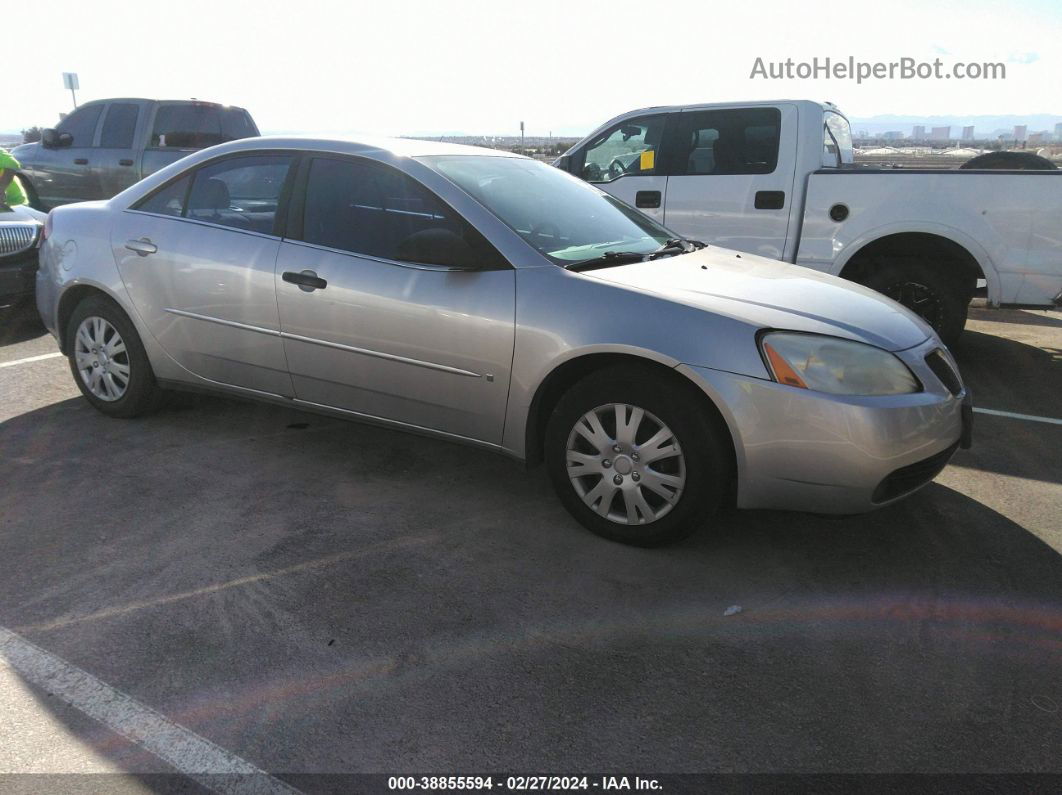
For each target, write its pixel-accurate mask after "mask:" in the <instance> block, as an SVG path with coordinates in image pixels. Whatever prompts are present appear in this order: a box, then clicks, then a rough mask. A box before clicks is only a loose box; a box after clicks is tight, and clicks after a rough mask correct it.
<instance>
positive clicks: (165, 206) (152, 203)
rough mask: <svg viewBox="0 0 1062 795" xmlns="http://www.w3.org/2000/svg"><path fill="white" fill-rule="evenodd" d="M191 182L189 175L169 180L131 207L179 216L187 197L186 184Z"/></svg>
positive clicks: (182, 212)
mask: <svg viewBox="0 0 1062 795" xmlns="http://www.w3.org/2000/svg"><path fill="white" fill-rule="evenodd" d="M191 182H192V177H191V175H188V176H185V177H181V178H180V179H179V180H177V181H176V182H171V183H170V184H169V185H166V186H165V187H163V188H162V189H161V190H158V191H155V192H154V193H152V194H151V195H150V196H148V197H147V198H146V199H142V200H141V201H140V202H139V203H138V204H136V205H135V206H134V207H133V209H134V210H142V211H143V212H145V213H157V214H158V215H172V216H174V217H176V218H180V217H181V216H182V215H184V204H185V199H187V198H188V186H189V185H190V184H191Z"/></svg>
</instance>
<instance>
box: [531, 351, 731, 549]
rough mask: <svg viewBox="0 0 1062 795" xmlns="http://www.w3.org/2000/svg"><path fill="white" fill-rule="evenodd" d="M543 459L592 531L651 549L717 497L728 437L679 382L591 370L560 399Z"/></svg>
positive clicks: (702, 517)
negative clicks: (675, 383)
mask: <svg viewBox="0 0 1062 795" xmlns="http://www.w3.org/2000/svg"><path fill="white" fill-rule="evenodd" d="M545 446H546V450H545V454H546V466H547V469H548V471H549V474H550V478H551V480H552V481H553V486H554V488H555V489H556V491H557V494H558V496H559V497H560V500H561V502H562V503H563V504H564V506H565V507H566V508H567V509H568V511H569V512H570V513H571V514H572V516H574V517H575V518H576V519H577V520H579V522H581V523H582V524H583V525H584V526H585V527H587V528H588V529H590V530H591V531H593V532H594V533H597V534H598V535H600V536H603V537H605V538H608V539H611V540H613V541H621V542H623V543H626V544H634V545H637V546H658V545H660V544H666V543H668V542H671V541H675V540H678V539H680V538H683V537H685V536H687V535H689V534H690V533H691V532H693V531H694V530H696V529H697V528H698V527H700V526H701V525H702V524H704V523H705V522H706V521H707V519H708V518H709V517H710V516H711V515H712V513H714V512H715V510H716V509H717V508H718V507H719V504H720V503H721V502H722V500H723V496H724V494H725V492H726V487H727V485H728V482H729V480H730V477H731V472H732V467H731V454H730V446H729V440H728V439H726V437H725V430H724V429H722V428H720V423H719V421H717V419H716V418H715V417H713V416H712V415H711V414H710V413H709V412H708V411H707V410H706V408H705V406H704V405H703V403H702V402H701V401H699V400H697V399H696V398H695V396H694V395H693V394H691V391H690V390H687V389H686V388H684V387H683V386H681V385H672V384H671V383H670V382H668V381H662V380H661V379H660V376H659V374H658V373H655V372H652V371H649V370H643V369H639V368H615V369H609V370H604V371H600V372H598V373H595V374H593V375H590V376H588V377H587V378H586V379H584V380H583V381H580V382H579V383H578V384H576V385H575V386H574V387H572V389H571V390H570V391H569V392H568V393H567V394H566V395H564V397H563V398H561V400H560V402H559V403H558V405H557V407H556V409H555V410H554V412H553V415H552V417H551V418H550V421H549V425H548V426H547V429H546V445H545Z"/></svg>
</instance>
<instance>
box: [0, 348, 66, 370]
mask: <svg viewBox="0 0 1062 795" xmlns="http://www.w3.org/2000/svg"><path fill="white" fill-rule="evenodd" d="M62 355H63V354H61V353H59V351H56V352H55V353H42V354H41V355H40V356H27V357H26V358H25V359H15V361H13V362H0V367H14V366H15V365H16V364H29V363H30V362H42V361H44V360H45V359H54V358H56V357H57V356H62Z"/></svg>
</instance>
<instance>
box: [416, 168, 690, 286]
mask: <svg viewBox="0 0 1062 795" xmlns="http://www.w3.org/2000/svg"><path fill="white" fill-rule="evenodd" d="M420 159H422V160H423V161H424V162H426V163H428V164H429V165H430V166H432V168H434V169H435V170H436V171H438V172H439V173H441V174H442V175H443V176H445V177H446V178H447V179H449V180H450V181H451V182H453V183H454V184H456V185H457V186H458V187H460V188H461V189H462V190H464V191H465V192H466V193H468V194H470V195H471V196H472V197H473V198H475V199H476V200H477V201H479V202H480V203H481V204H482V205H483V206H484V207H486V208H487V209H488V210H490V211H491V212H492V213H494V214H495V215H496V216H498V218H500V219H501V220H502V221H503V222H505V223H506V224H508V225H509V227H511V228H512V229H513V230H515V231H516V232H517V233H518V234H519V235H520V236H521V237H522V238H524V240H526V241H527V242H528V243H530V244H531V245H532V246H533V247H534V248H535V249H537V250H538V251H540V252H541V253H542V254H544V255H545V256H546V257H548V258H549V259H550V260H552V261H553V262H555V263H556V264H558V265H570V264H573V263H576V262H583V261H586V260H591V259H596V258H598V257H601V256H602V255H604V254H605V252H609V251H613V252H617V251H622V252H635V253H639V254H649V253H651V252H653V251H656V250H657V249H658V248H660V246H662V245H664V244H665V243H667V241H668V240H669V239H673V238H675V237H677V235H675V234H673V233H672V232H669V231H668V230H667V229H665V228H664V227H662V226H661V225H660V224H658V223H656V222H655V221H653V220H651V219H650V218H648V217H646V216H644V215H642V214H641V213H640V212H638V211H637V210H635V209H634V208H633V207H629V206H627V205H626V204H624V203H623V202H621V201H619V200H618V199H615V198H613V197H612V196H609V195H608V194H607V193H604V192H602V191H600V190H598V189H597V188H595V187H593V186H591V185H588V184H586V183H585V182H583V181H582V180H579V179H576V178H575V177H573V176H571V175H569V174H566V173H564V172H563V171H561V170H559V169H556V168H554V167H553V166H549V165H546V164H545V163H541V162H539V161H536V160H527V159H524V158H514V157H485V156H482V155H435V156H431V157H424V158H420Z"/></svg>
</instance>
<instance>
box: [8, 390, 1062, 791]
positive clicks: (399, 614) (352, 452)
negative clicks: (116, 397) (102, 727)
mask: <svg viewBox="0 0 1062 795" xmlns="http://www.w3.org/2000/svg"><path fill="white" fill-rule="evenodd" d="M0 460H3V461H5V462H6V464H5V467H6V470H7V471H6V475H7V476H8V478H9V479H8V481H7V487H6V488H5V489H4V490H3V492H2V493H0V516H3V517H4V518H3V524H2V528H3V532H2V534H0V559H3V560H5V561H6V567H5V568H6V574H5V577H4V578H3V579H2V580H0V625H3V626H6V627H9V628H12V629H15V630H16V631H18V632H20V633H22V634H23V635H24V636H25V637H27V638H29V639H30V640H32V641H33V642H34V643H37V644H38V645H40V646H42V647H45V648H47V649H49V650H50V651H53V652H54V653H56V654H59V655H62V656H64V657H66V658H67V659H74V660H76V661H77V663H78V664H79V665H81V666H82V667H84V668H86V669H87V670H89V671H90V672H91V673H93V674H95V675H96V676H98V677H100V678H101V679H103V680H104V681H106V682H108V683H109V684H111V685H113V686H115V687H118V688H120V689H122V690H123V691H125V692H128V693H130V694H131V695H133V696H134V697H135V698H137V699H139V700H141V701H142V702H144V703H146V704H149V705H150V706H152V707H154V708H155V709H157V710H159V711H160V712H162V713H163V714H165V715H166V716H167V717H169V718H171V719H173V720H175V721H177V722H179V723H182V724H183V725H186V726H189V727H190V728H192V729H193V730H195V731H196V732H198V733H199V734H201V735H203V736H205V737H207V738H208V739H210V740H212V741H214V742H216V743H218V744H220V745H221V746H222V747H224V748H227V749H228V750H230V751H232V752H234V753H237V754H241V755H245V756H247V757H248V758H252V759H253V761H255V762H256V764H258V765H259V766H260V767H263V768H265V769H267V770H270V771H273V772H281V773H284V772H290V773H295V772H303V771H305V770H308V769H318V770H319V769H330V770H349V769H355V768H356V769H360V770H366V769H372V770H381V771H391V772H393V771H394V770H399V769H400V770H440V771H441V769H442V768H443V767H445V768H446V770H452V769H455V768H462V769H464V768H468V769H482V768H483V767H484V766H487V767H490V768H493V769H520V768H521V767H524V768H526V769H538V768H539V767H540V766H541V761H542V760H543V759H546V760H548V761H549V763H550V765H551V766H556V767H557V768H558V769H560V768H566V767H571V768H572V769H585V768H586V767H587V764H588V761H590V762H591V763H592V764H590V767H594V768H600V769H620V768H624V769H629V768H631V767H632V766H633V767H635V768H637V767H638V766H639V765H641V766H644V769H647V770H671V771H676V772H678V771H683V770H686V771H696V770H706V769H717V770H718V769H727V770H771V769H776V770H777V769H782V770H787V769H788V770H792V769H805V770H815V769H823V768H829V769H838V767H839V766H844V769H849V770H880V771H894V770H898V769H905V770H909V769H918V770H971V771H975V770H984V771H991V770H999V769H1008V770H1014V769H1021V770H1047V769H1051V766H1052V765H1054V764H1056V762H1057V760H1055V759H1054V755H1053V754H1052V752H1051V749H1052V748H1053V747H1055V746H1053V745H1052V743H1050V742H1045V741H1044V739H1043V738H1044V737H1045V736H1047V735H1048V734H1050V733H1051V732H1053V731H1057V722H1056V719H1057V716H1052V715H1048V714H1045V712H1044V710H1043V709H1040V707H1038V706H1037V704H1045V703H1047V704H1049V703H1054V702H1051V699H1050V698H1048V699H1047V701H1044V700H1043V698H1042V697H1043V695H1044V694H1045V693H1054V694H1055V695H1056V696H1057V695H1058V693H1057V682H1058V681H1059V674H1060V670H1059V665H1058V657H1057V651H1058V632H1059V628H1060V624H1059V616H1060V610H1062V556H1060V555H1059V554H1058V552H1056V551H1055V550H1053V549H1052V548H1051V547H1050V546H1048V545H1047V544H1045V543H1043V542H1042V541H1041V540H1039V539H1038V538H1037V537H1035V536H1034V535H1033V534H1032V533H1030V532H1028V531H1027V530H1026V529H1024V528H1022V527H1021V526H1019V525H1018V524H1016V523H1015V522H1013V521H1011V520H1010V519H1008V518H1007V517H1005V516H1003V515H1002V514H1000V513H997V512H996V511H994V510H991V509H990V508H988V507H986V506H985V505H983V504H981V503H979V502H977V501H975V500H973V499H970V498H969V497H967V496H965V495H963V494H961V493H959V492H957V491H955V490H953V489H950V488H948V487H945V486H942V485H939V484H931V485H930V486H928V487H927V488H925V489H923V490H922V491H920V492H918V493H917V494H915V495H913V496H911V497H910V498H909V499H907V500H905V501H903V502H901V503H898V504H896V505H893V506H890V507H888V508H885V509H883V510H880V511H877V512H875V513H872V514H867V515H863V516H859V517H843V518H825V517H821V516H813V515H807V514H794V513H786V512H775V511H749V512H736V511H728V512H724V513H722V514H720V515H719V516H718V517H717V518H716V519H715V520H713V522H712V523H711V526H710V527H706V528H705V529H704V531H702V532H699V533H697V534H696V535H694V536H693V537H691V538H690V539H688V540H687V541H684V542H682V543H680V544H676V545H674V546H671V547H667V548H663V549H657V550H644V549H634V548H629V547H624V546H622V545H618V544H613V543H608V542H606V541H603V540H601V539H598V538H596V537H594V536H593V535H591V534H589V533H588V532H586V531H584V530H583V529H582V528H580V527H579V526H578V525H577V524H576V523H575V522H574V521H573V520H571V519H570V518H569V517H568V516H567V514H566V513H565V512H564V511H563V509H561V508H560V506H559V505H558V504H557V501H556V500H555V498H554V497H553V495H552V493H551V490H550V487H549V484H548V482H547V478H546V477H545V475H544V473H543V472H542V470H541V468H539V469H537V470H532V471H530V472H528V471H525V470H524V469H523V468H522V467H520V466H519V465H517V464H515V463H510V462H506V461H505V460H504V459H501V458H499V457H498V456H496V455H493V454H490V453H486V452H484V451H480V450H475V449H470V448H465V447H461V446H458V445H454V444H450V443H446V442H442V441H437V440H432V439H424V438H419V437H414V436H410V435H407V434H402V433H399V432H395V431H391V430H387V429H383V428H378V427H372V426H366V425H356V424H353V423H346V422H342V421H336V420H332V419H328V418H322V417H317V416H311V415H306V414H302V413H300V412H296V411H291V410H287V409H283V408H274V407H269V406H261V405H248V404H245V403H242V402H237V401H230V400H225V399H215V398H207V397H197V398H193V399H187V400H185V401H182V403H181V408H180V410H168V411H163V412H160V413H159V414H157V415H155V416H152V417H149V418H145V419H142V420H137V421H131V422H130V421H125V422H123V421H117V420H111V419H108V418H105V417H103V416H101V415H99V414H97V413H95V412H93V411H92V410H91V409H90V408H89V407H88V406H86V405H85V404H84V402H83V401H80V400H68V401H63V402H61V403H58V404H54V405H52V406H49V407H47V408H44V409H40V410H37V411H33V412H30V413H27V414H25V415H21V416H19V417H16V418H14V419H11V420H8V421H6V422H4V423H2V424H0ZM1036 698H1040V701H1035V699H1036ZM41 706H42V709H51V708H52V702H51V701H50V700H49V699H46V698H44V697H43V696H42V697H41ZM664 715H666V716H667V719H666V720H664V719H657V718H655V717H653V716H664ZM559 716H563V719H561V718H559ZM926 716H932V719H931V720H927V717H926ZM1045 721H1050V722H1051V723H1045ZM514 726H516V727H520V729H519V732H518V733H517V734H516V735H514V731H513V727H514ZM1052 726H1053V727H1055V728H1053V729H1052V728H1051V727H1052ZM71 731H77V732H79V735H78V736H79V739H81V740H83V741H84V742H85V743H86V744H87V745H88V746H89V747H92V748H95V749H96V750H97V751H98V752H99V753H101V754H104V755H107V754H110V753H112V752H111V751H109V750H108V749H109V748H111V746H112V745H113V739H107V738H106V737H104V735H103V734H102V733H101V731H99V730H86V729H85V728H84V727H80V728H78V727H73V726H72V727H71ZM94 732H95V733H94ZM971 732H972V733H971ZM352 737H353V740H352ZM395 737H401V738H402V740H401V742H396V741H395V740H394V739H393V738H395ZM519 738H523V740H522V741H516V740H517V739H519ZM528 738H534V741H533V742H531V741H529V740H528ZM974 738H976V742H975V741H973V740H974ZM352 741H353V743H354V746H356V749H357V751H356V753H357V758H352V757H351V742H352ZM109 743H110V744H111V745H108V744H109ZM440 744H441V747H440ZM824 747H825V748H829V750H830V754H829V759H828V760H827V759H824V758H823V757H822V749H823V748H824ZM268 749H277V750H275V751H270V750H268ZM273 753H275V756H270V754H273ZM129 759H130V760H131V761H128V762H127V763H126V762H122V764H128V765H129V768H128V769H131V770H132V769H137V767H136V766H137V765H139V764H141V763H142V761H143V760H138V759H137V758H135V757H129ZM440 760H445V764H444V763H443V762H442V761H440ZM830 760H832V761H830ZM536 761H537V762H538V763H539V764H538V766H536V764H535V763H536ZM278 766H280V767H279V768H278Z"/></svg>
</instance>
